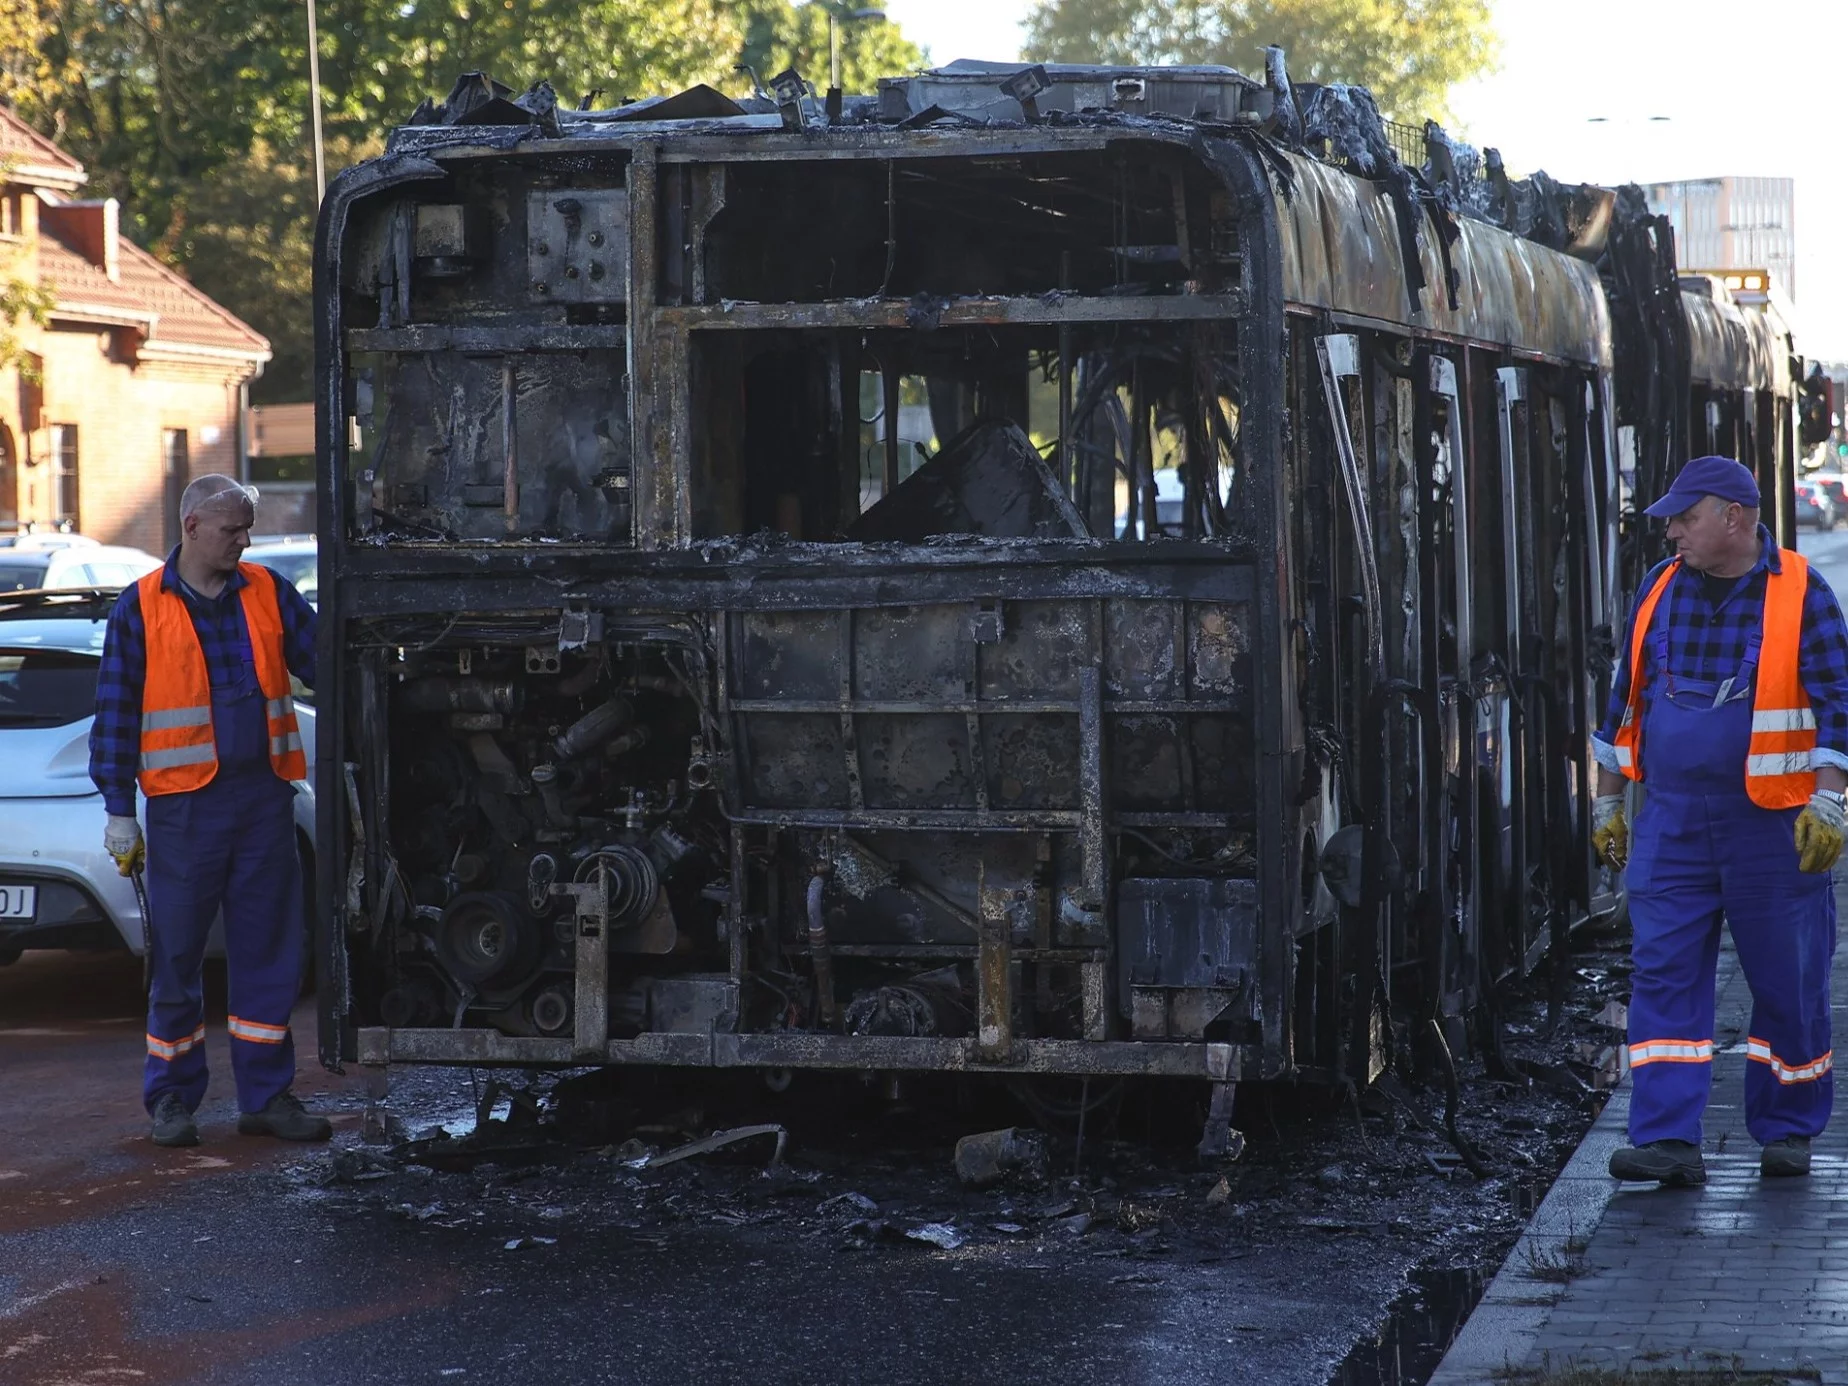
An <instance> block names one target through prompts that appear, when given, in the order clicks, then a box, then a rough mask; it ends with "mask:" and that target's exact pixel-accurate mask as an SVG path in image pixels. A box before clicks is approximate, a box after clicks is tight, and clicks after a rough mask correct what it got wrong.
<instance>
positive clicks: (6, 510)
mask: <svg viewBox="0 0 1848 1386" xmlns="http://www.w3.org/2000/svg"><path fill="white" fill-rule="evenodd" d="M18 528H19V459H18V458H17V457H16V456H15V455H14V450H13V430H12V429H10V428H8V427H7V426H6V424H5V423H4V422H0V531H10V530H15V529H18Z"/></svg>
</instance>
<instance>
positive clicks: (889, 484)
mask: <svg viewBox="0 0 1848 1386" xmlns="http://www.w3.org/2000/svg"><path fill="white" fill-rule="evenodd" d="M880 386H881V389H882V391H883V399H882V402H881V404H880V409H881V412H882V413H883V415H884V418H885V481H884V484H883V485H882V487H881V489H880V492H879V497H880V499H881V500H883V499H885V498H886V497H887V496H889V495H891V494H892V492H894V491H896V490H897V489H898V409H899V392H898V367H897V366H894V365H887V366H886V367H885V368H884V369H883V370H882V371H881V372H880Z"/></svg>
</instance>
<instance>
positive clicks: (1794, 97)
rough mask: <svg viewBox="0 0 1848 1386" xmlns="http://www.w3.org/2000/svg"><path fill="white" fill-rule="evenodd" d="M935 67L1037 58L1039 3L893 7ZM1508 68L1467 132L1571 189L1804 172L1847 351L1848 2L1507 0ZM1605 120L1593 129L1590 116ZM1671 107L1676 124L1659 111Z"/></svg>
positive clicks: (1817, 340) (1803, 197)
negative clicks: (1033, 50)
mask: <svg viewBox="0 0 1848 1386" xmlns="http://www.w3.org/2000/svg"><path fill="white" fill-rule="evenodd" d="M883 8H884V9H885V11H886V13H887V14H888V15H890V16H891V18H892V19H893V20H894V21H896V22H897V23H898V24H899V25H900V26H901V27H902V28H903V29H904V30H905V32H906V34H907V35H908V36H909V37H910V38H911V39H912V40H913V41H914V42H916V43H919V44H922V45H923V46H924V47H925V48H926V49H928V50H929V53H930V56H931V58H932V59H933V60H934V61H937V62H947V61H949V60H951V59H953V58H975V57H980V58H992V59H998V60H1007V59H1010V58H1015V57H1018V56H1019V55H1020V41H1021V33H1020V23H1021V21H1022V20H1023V19H1024V18H1025V17H1026V15H1027V13H1028V12H1029V11H1030V10H1031V9H1032V8H1033V5H1032V0H884V4H883ZM1491 8H1492V9H1493V11H1494V15H1495V23H1496V28H1497V30H1498V31H1499V33H1500V35H1501V45H1502V55H1501V64H1500V67H1499V68H1498V69H1497V70H1496V71H1495V72H1494V73H1492V74H1490V75H1489V76H1487V77H1485V78H1481V79H1478V80H1476V81H1473V82H1470V83H1467V84H1465V85H1463V86H1460V87H1458V88H1457V89H1456V91H1455V92H1453V93H1452V96H1451V105H1452V107H1453V109H1454V111H1455V113H1456V116H1457V118H1458V122H1459V125H1460V129H1459V130H1457V131H1456V132H1455V133H1458V134H1460V135H1462V136H1463V137H1464V138H1465V139H1468V140H1470V141H1471V142H1472V143H1475V144H1479V145H1484V146H1488V145H1493V146H1495V147H1496V148H1498V149H1500V150H1501V152H1502V157H1503V158H1504V159H1505V160H1506V162H1507V165H1508V168H1509V170H1510V171H1511V172H1515V173H1528V172H1532V171H1533V170H1534V169H1537V168H1543V169H1545V170H1546V171H1547V172H1548V173H1550V174H1552V175H1553V176H1554V177H1555V178H1557V179H1560V180H1561V181H1564V182H1579V181H1586V182H1603V183H1617V182H1624V181H1635V182H1643V183H1648V182H1658V181H1665V180H1669V179H1678V178H1703V177H1714V176H1718V175H1723V174H1753V175H1758V176H1763V177H1778V178H1794V179H1796V192H1797V217H1796V237H1797V283H1798V287H1799V291H1800V293H1799V297H1798V299H1797V304H1796V309H1797V311H1796V326H1797V334H1798V335H1797V340H1798V347H1799V350H1801V351H1802V352H1803V354H1804V355H1806V356H1810V357H1818V358H1823V359H1828V360H1848V169H1845V168H1843V167H1842V164H1843V163H1844V162H1848V161H1844V159H1843V156H1842V153H1841V149H1842V141H1841V138H1840V135H1839V134H1838V131H1840V130H1841V129H1842V128H1843V127H1844V126H1845V125H1848V101H1844V99H1843V97H1844V89H1845V88H1848V3H1845V2H1844V0H1753V3H1752V4H1751V5H1750V6H1749V7H1748V6H1744V5H1741V4H1740V3H1739V0H1491ZM1594 116H1597V117H1602V118H1603V119H1601V120H1599V121H1596V122H1593V121H1592V120H1591V119H1590V118H1591V117H1594ZM1656 116H1666V117H1668V119H1667V120H1655V119H1652V117H1656Z"/></svg>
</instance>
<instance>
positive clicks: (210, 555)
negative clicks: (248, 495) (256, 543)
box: [186, 501, 257, 573]
mask: <svg viewBox="0 0 1848 1386" xmlns="http://www.w3.org/2000/svg"><path fill="white" fill-rule="evenodd" d="M256 520H257V512H256V509H255V507H253V506H252V505H250V503H249V502H247V501H231V502H227V503H226V504H223V505H212V506H207V507H206V508H205V509H204V510H196V511H194V512H193V513H192V514H191V515H188V516H187V517H186V547H187V548H188V549H189V550H190V551H191V552H192V553H193V554H194V555H195V556H197V558H198V559H199V560H200V561H201V562H202V563H204V564H205V566H206V567H208V568H210V569H211V570H212V571H214V572H219V573H232V572H235V571H236V570H237V561H238V559H239V558H241V557H243V554H244V550H245V549H247V548H249V547H250V527H251V525H253V524H255V523H256Z"/></svg>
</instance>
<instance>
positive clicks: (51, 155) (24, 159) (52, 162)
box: [0, 106, 83, 179]
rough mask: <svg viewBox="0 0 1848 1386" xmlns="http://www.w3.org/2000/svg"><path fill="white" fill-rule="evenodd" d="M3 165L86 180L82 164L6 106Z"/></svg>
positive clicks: (0, 126) (1, 114)
mask: <svg viewBox="0 0 1848 1386" xmlns="http://www.w3.org/2000/svg"><path fill="white" fill-rule="evenodd" d="M0 162H11V163H22V164H32V165H34V166H36V167H38V168H55V169H62V170H64V171H65V172H66V173H69V174H72V175H74V176H75V177H76V178H78V179H81V178H82V177H83V165H82V164H80V163H78V162H77V161H76V160H75V159H73V158H72V157H71V156H70V155H68V154H66V153H65V152H64V151H63V150H62V149H60V148H58V146H57V145H55V144H53V143H52V142H51V141H50V140H48V139H46V138H45V137H44V136H43V135H41V134H40V133H39V132H38V131H36V130H34V129H33V128H32V127H31V126H30V125H28V124H26V123H25V121H23V120H21V119H20V118H19V117H18V116H16V115H14V114H13V113H12V112H11V111H9V110H8V109H6V107H4V106H0Z"/></svg>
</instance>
